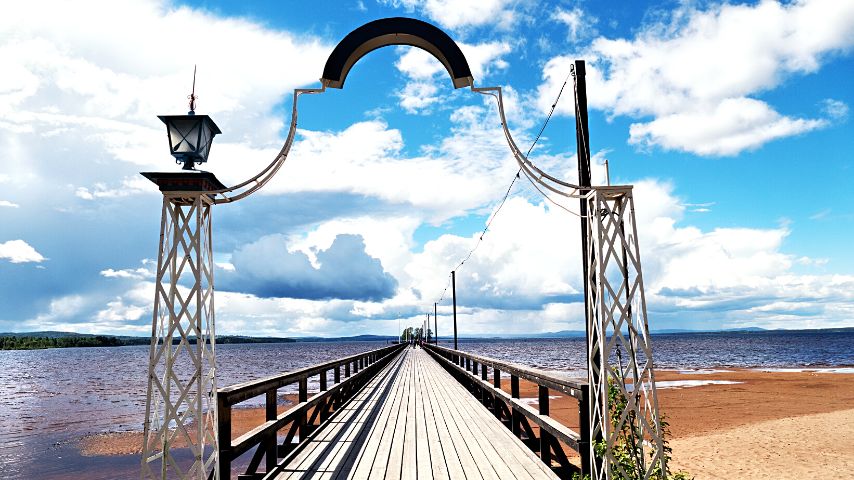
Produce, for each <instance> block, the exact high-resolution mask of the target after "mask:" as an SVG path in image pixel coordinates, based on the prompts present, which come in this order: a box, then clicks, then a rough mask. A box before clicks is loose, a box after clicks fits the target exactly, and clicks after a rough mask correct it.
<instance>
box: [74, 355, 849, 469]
mask: <svg viewBox="0 0 854 480" xmlns="http://www.w3.org/2000/svg"><path fill="white" fill-rule="evenodd" d="M656 380H657V382H659V384H660V385H661V386H662V388H660V389H659V403H660V407H661V410H662V412H663V413H664V415H665V416H666V418H667V420H668V422H669V423H670V430H671V437H670V445H671V447H672V448H673V462H672V467H673V469H674V470H679V469H681V470H685V471H687V472H689V473H691V474H692V475H694V476H695V477H696V478H697V479H698V480H699V479H707V478H708V479H718V478H738V479H760V478H762V479H766V478H774V479H787V478H792V479H795V478H798V479H801V478H827V479H830V478H850V473H851V472H852V471H854V373H824V372H814V371H802V372H798V371H773V372H764V371H755V370H728V371H714V372H711V373H710V372H708V371H706V372H691V373H687V372H677V371H658V372H657V373H656ZM709 382H721V383H711V384H708V383H709ZM503 384H504V388H509V381H505V382H503ZM691 384H699V385H698V386H687V385H691ZM520 387H521V388H520V394H521V397H522V398H527V399H529V400H528V401H529V402H531V403H533V404H535V399H536V392H537V390H536V387H535V386H534V385H532V384H529V383H527V382H524V381H523V382H521V385H520ZM664 387H666V388H664ZM285 408H286V406H282V407H281V409H282V410H284V409H285ZM550 409H551V415H552V416H553V417H556V418H557V419H559V420H560V421H561V422H562V423H564V424H566V425H567V426H569V427H570V428H573V429H576V428H577V427H578V407H577V403H576V402H575V401H574V399H571V398H568V397H563V396H561V397H559V398H553V399H552V400H551V405H550ZM262 418H263V412H262V411H261V410H260V409H235V411H234V416H233V429H234V433H235V435H238V434H240V433H242V432H245V431H247V430H249V429H250V428H252V427H253V426H255V425H257V424H258V423H259V422H260V421H261V419H262ZM141 443H142V438H141V434H139V433H130V434H128V433H123V434H105V435H96V436H92V437H88V438H85V439H82V440H81V442H80V448H81V452H82V453H83V454H84V455H89V456H94V455H129V454H137V453H138V452H139V449H140V445H141Z"/></svg>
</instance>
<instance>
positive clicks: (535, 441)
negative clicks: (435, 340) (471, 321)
mask: <svg viewBox="0 0 854 480" xmlns="http://www.w3.org/2000/svg"><path fill="white" fill-rule="evenodd" d="M424 349H425V350H427V351H428V352H429V353H430V354H431V355H432V356H433V357H434V358H435V359H436V360H437V361H439V362H440V363H441V364H442V365H443V366H444V367H445V368H446V369H447V370H449V371H450V372H451V373H452V374H455V375H454V376H456V377H457V379H458V380H460V381H461V382H462V383H463V384H466V385H467V386H468V387H469V390H470V391H472V393H473V394H474V395H476V396H480V399H481V401H482V402H483V403H484V404H485V405H486V406H487V407H488V408H490V409H491V410H492V411H493V413H494V414H495V416H496V417H498V418H499V419H502V420H503V421H504V422H505V423H506V424H507V426H508V427H509V428H510V429H511V430H512V431H513V433H514V434H515V435H516V436H518V437H520V438H522V439H523V440H527V441H526V444H528V447H530V448H531V449H532V450H534V451H535V452H538V453H539V454H540V458H541V460H542V461H543V462H544V463H546V464H547V465H549V466H552V459H553V458H554V459H556V460H557V461H558V462H559V463H560V465H561V466H560V468H559V470H560V472H561V474H560V476H561V478H569V477H570V476H571V474H572V472H573V471H577V470H576V469H577V468H578V467H575V466H573V465H571V464H570V463H569V460H568V459H567V458H566V455H565V454H564V452H563V450H562V448H561V447H560V445H559V444H557V443H555V441H559V442H562V443H564V444H566V445H567V446H569V447H570V448H571V449H573V450H575V451H576V452H578V454H579V456H580V457H581V468H580V470H581V473H582V475H583V474H586V473H589V472H590V443H589V442H590V440H589V436H590V435H589V425H588V419H589V408H590V389H589V386H588V384H587V382H586V381H584V380H569V379H564V378H557V377H555V376H552V375H549V374H547V373H545V372H542V371H540V370H537V369H534V368H530V367H525V366H522V365H517V364H514V363H510V362H504V361H501V360H496V359H494V358H489V357H484V356H482V355H474V354H471V353H466V352H462V351H460V350H454V349H451V348H446V347H440V346H438V345H424ZM488 368H491V369H492V376H493V378H492V382H491V383H490V382H489V380H488V376H487V369H488ZM502 372H503V373H509V374H510V393H507V392H506V391H504V390H502V389H501V374H502ZM520 378H523V379H525V380H528V381H530V382H532V383H535V384H536V385H538V387H539V392H538V393H539V395H538V396H539V398H538V404H539V411H537V410H536V409H534V408H533V407H531V406H530V405H528V404H526V403H524V402H522V401H521V400H520V398H519V379H520ZM550 389H551V390H555V391H558V392H563V393H565V394H567V395H570V396H572V397H574V398H576V399H577V400H578V416H579V430H580V431H579V432H575V431H573V430H572V429H570V428H568V427H566V426H565V425H563V424H561V423H560V422H558V421H557V420H556V419H554V418H553V417H550V416H549V395H548V394H549V390H550ZM527 421H531V422H533V423H534V424H536V425H537V426H538V427H539V428H540V435H539V438H535V434H534V432H533V430H532V429H531V427H530V425H529V424H528V423H527ZM553 454H554V455H553Z"/></svg>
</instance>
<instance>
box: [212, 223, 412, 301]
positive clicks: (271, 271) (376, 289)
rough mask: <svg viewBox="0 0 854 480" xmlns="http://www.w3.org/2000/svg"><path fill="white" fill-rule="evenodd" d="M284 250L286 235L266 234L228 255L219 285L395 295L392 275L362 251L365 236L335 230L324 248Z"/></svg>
mask: <svg viewBox="0 0 854 480" xmlns="http://www.w3.org/2000/svg"><path fill="white" fill-rule="evenodd" d="M313 253H314V261H312V259H311V258H309V256H308V255H306V254H305V253H303V252H300V251H293V252H289V251H288V245H287V241H286V238H285V237H284V236H282V235H268V236H265V237H262V238H261V239H259V240H258V241H256V242H254V243H251V244H249V245H246V246H244V247H243V248H241V249H240V250H238V251H236V252H234V253H233V254H232V257H231V265H233V266H234V269H233V270H221V271H220V272H219V273H218V277H217V283H218V285H219V286H220V288H222V289H225V290H230V291H235V292H244V293H251V294H253V295H256V296H258V297H277V298H281V297H288V298H302V299H310V300H317V299H346V300H374V301H377V300H382V299H384V298H388V297H390V296H392V295H393V294H394V291H395V288H396V287H397V282H396V280H395V279H394V278H393V277H392V276H390V275H389V274H388V273H386V271H385V270H384V269H383V266H382V264H381V263H380V261H379V260H377V259H376V258H374V257H371V256H369V255H367V254H366V253H365V243H364V240H363V239H362V238H361V237H359V236H355V235H339V236H337V237H336V238H335V240H334V241H333V242H332V245H330V246H329V248H328V249H326V250H321V251H317V252H313Z"/></svg>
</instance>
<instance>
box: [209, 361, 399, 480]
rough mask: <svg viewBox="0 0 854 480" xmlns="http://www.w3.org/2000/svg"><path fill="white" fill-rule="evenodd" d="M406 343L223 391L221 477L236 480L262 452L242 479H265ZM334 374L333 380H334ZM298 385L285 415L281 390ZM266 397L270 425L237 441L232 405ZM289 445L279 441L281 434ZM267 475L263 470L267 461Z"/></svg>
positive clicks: (220, 401) (219, 398)
mask: <svg viewBox="0 0 854 480" xmlns="http://www.w3.org/2000/svg"><path fill="white" fill-rule="evenodd" d="M402 349H403V345H391V346H388V347H384V348H379V349H377V350H372V351H370V352H365V353H360V354H357V355H351V356H349V357H345V358H341V359H338V360H334V361H331V362H327V363H323V364H320V365H315V366H312V367H308V368H303V369H301V370H296V371H293V372H288V373H283V374H280V375H275V376H272V377H268V378H264V379H260V380H253V381H249V382H244V383H239V384H236V385H231V386H229V387H225V388H221V389H219V390H218V391H217V409H218V410H217V415H218V417H219V422H218V423H219V431H218V432H217V436H218V442H219V468H220V478H223V479H229V478H231V464H232V462H233V461H234V460H235V459H237V458H238V457H240V456H241V455H243V454H244V453H246V452H248V451H249V450H251V449H252V448H256V450H255V453H254V454H253V456H252V459H251V460H250V462H249V465H248V466H247V468H246V471H245V472H244V473H243V474H241V475H239V477H238V478H240V479H246V480H249V479H260V478H262V477H263V476H264V475H266V473H269V472H271V471H273V470H274V469H275V468H276V466H277V464H278V463H279V459H281V458H285V457H287V456H288V455H290V454H291V453H293V452H294V451H296V450H297V449H298V448H299V446H300V445H301V444H302V443H303V442H304V441H305V440H306V437H308V436H309V435H310V434H311V432H313V431H314V430H316V429H317V428H318V427H319V426H320V425H322V424H323V423H324V422H325V421H326V420H327V419H328V418H329V417H330V415H331V414H332V413H333V412H334V411H335V410H337V409H338V408H340V407H341V405H343V404H344V403H346V402H347V401H348V400H349V399H350V398H352V397H353V395H355V394H356V392H358V391H359V389H360V388H361V387H363V386H364V385H365V384H366V383H368V382H369V381H370V379H371V378H372V377H373V376H374V375H376V373H377V372H379V371H380V370H381V369H382V368H383V367H384V366H385V365H386V364H388V363H389V362H390V361H391V359H392V358H394V356H395V354H396V353H398V352H400V350H402ZM329 372H332V374H333V377H332V381H331V382H330V379H329V378H328V376H329V375H328V374H329ZM311 377H318V380H319V383H320V392H319V393H317V394H315V395H313V396H312V397H310V398H309V396H308V380H309V378H311ZM293 384H297V385H298V392H297V395H298V403H297V404H296V405H294V406H292V407H291V408H290V409H288V410H287V411H285V412H283V413H278V412H277V401H278V399H277V396H278V390H279V389H280V388H282V387H285V386H288V385H293ZM260 395H264V396H265V397H266V398H265V411H266V415H265V422H264V423H262V424H261V425H258V426H256V427H255V428H253V429H251V430H249V431H248V432H246V433H244V434H243V435H240V436H239V437H237V438H232V428H231V414H232V407H234V406H235V405H237V404H239V403H241V402H245V401H246V400H249V399H251V398H254V397H258V396H260ZM280 431H282V432H283V434H284V437H285V438H284V441H282V442H281V443H280V442H279V441H278V435H279V432H280ZM264 459H266V461H265V470H266V471H265V472H258V470H259V468H260V465H261V461H262V460H264Z"/></svg>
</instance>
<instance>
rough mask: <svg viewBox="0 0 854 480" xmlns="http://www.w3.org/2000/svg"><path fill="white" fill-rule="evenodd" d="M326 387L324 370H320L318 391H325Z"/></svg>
mask: <svg viewBox="0 0 854 480" xmlns="http://www.w3.org/2000/svg"><path fill="white" fill-rule="evenodd" d="M326 390H327V388H326V370H321V371H320V391H321V392H325V391H326Z"/></svg>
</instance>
